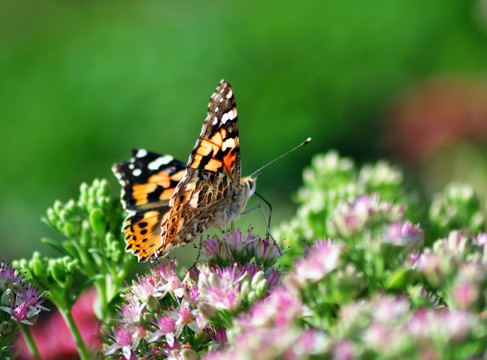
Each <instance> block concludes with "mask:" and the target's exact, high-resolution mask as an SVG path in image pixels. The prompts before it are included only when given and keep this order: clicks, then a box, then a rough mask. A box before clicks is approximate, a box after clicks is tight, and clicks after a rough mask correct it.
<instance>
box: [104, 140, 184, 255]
mask: <svg viewBox="0 0 487 360" xmlns="http://www.w3.org/2000/svg"><path fill="white" fill-rule="evenodd" d="M113 171H114V173H115V175H116V176H117V178H118V179H119V181H120V183H121V184H122V202H123V204H124V207H125V209H127V210H129V216H128V217H127V219H126V220H125V222H124V227H123V231H124V234H125V241H126V243H127V250H128V251H131V252H133V253H134V254H135V255H137V257H138V258H139V261H146V260H147V259H149V258H151V256H152V255H153V253H154V252H155V251H156V250H157V248H159V247H160V246H161V241H162V239H161V224H162V220H163V218H164V216H165V215H166V214H167V212H168V210H169V206H168V203H169V199H170V198H171V196H172V195H173V194H174V190H175V189H176V186H177V184H178V183H179V181H180V180H181V178H182V177H183V176H184V173H185V172H186V164H184V163H183V162H181V161H179V160H176V159H174V158H173V157H172V156H169V155H160V154H156V153H154V152H150V151H147V150H144V149H134V150H132V158H131V159H130V160H129V161H126V162H122V163H119V164H115V165H114V166H113Z"/></svg>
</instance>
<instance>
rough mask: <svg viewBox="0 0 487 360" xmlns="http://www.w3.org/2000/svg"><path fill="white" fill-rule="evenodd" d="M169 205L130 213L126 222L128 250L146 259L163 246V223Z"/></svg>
mask: <svg viewBox="0 0 487 360" xmlns="http://www.w3.org/2000/svg"><path fill="white" fill-rule="evenodd" d="M167 210H168V207H167V206H163V207H159V208H155V209H150V210H144V211H139V212H135V213H132V214H130V215H129V216H128V217H127V219H126V220H125V222H124V226H123V232H124V233H125V241H126V243H127V247H126V250H127V251H131V252H132V253H133V254H134V255H136V256H137V257H138V258H139V261H146V260H148V259H150V258H151V257H152V255H153V254H154V252H155V251H156V250H157V249H158V248H159V247H160V246H161V223H162V219H163V217H164V216H165V215H166V214H167Z"/></svg>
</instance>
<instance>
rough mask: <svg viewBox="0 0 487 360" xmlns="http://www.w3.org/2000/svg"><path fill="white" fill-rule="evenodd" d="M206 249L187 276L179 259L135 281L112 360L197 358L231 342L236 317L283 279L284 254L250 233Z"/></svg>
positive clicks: (110, 351)
mask: <svg viewBox="0 0 487 360" xmlns="http://www.w3.org/2000/svg"><path fill="white" fill-rule="evenodd" d="M202 249H203V254H204V257H205V258H206V261H204V262H201V263H198V264H197V265H195V266H193V267H192V268H191V269H189V270H188V271H187V272H186V274H185V276H184V277H183V276H178V273H177V270H176V264H175V262H174V261H166V262H165V263H163V264H160V265H158V266H157V267H155V268H152V269H151V270H150V273H149V274H147V275H144V276H143V277H139V278H138V279H137V281H134V283H133V284H132V286H131V288H130V289H129V291H128V292H127V293H126V294H124V299H125V301H124V303H123V304H122V305H121V307H120V311H119V314H118V317H117V319H116V323H115V324H113V326H112V327H111V329H109V330H108V336H109V337H110V338H111V340H109V341H108V342H109V343H111V344H110V345H109V347H108V348H107V350H106V355H107V356H113V357H116V358H125V359H145V358H148V357H150V356H168V357H172V358H176V359H192V358H196V357H197V352H200V351H202V350H209V349H215V348H218V347H221V346H222V345H224V344H226V342H227V334H226V329H227V328H229V327H231V324H232V319H233V318H235V317H236V316H238V315H239V314H241V313H242V311H246V310H247V309H249V308H250V306H251V305H252V304H253V303H255V302H256V301H257V300H258V299H261V298H263V297H265V296H266V295H267V293H268V291H269V289H272V288H274V287H275V286H276V285H277V283H278V281H279V277H280V272H279V270H278V269H276V268H275V267H274V263H275V262H276V261H277V260H278V258H279V250H278V249H277V248H276V247H275V245H274V242H272V241H270V240H268V239H262V238H259V237H257V236H255V235H253V234H252V233H251V231H250V230H249V232H247V234H246V235H243V234H242V233H241V232H240V231H239V230H233V231H232V232H231V233H223V234H222V236H221V237H213V238H208V239H206V240H204V241H203V244H202Z"/></svg>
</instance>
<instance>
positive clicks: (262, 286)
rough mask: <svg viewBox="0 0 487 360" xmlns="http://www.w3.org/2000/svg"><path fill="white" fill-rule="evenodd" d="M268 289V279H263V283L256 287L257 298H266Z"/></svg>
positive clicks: (260, 282)
mask: <svg viewBox="0 0 487 360" xmlns="http://www.w3.org/2000/svg"><path fill="white" fill-rule="evenodd" d="M267 289H269V284H268V283H267V279H262V280H261V281H259V283H258V284H257V286H256V287H255V291H256V295H257V297H259V298H261V297H262V296H264V295H265V293H266V292H267Z"/></svg>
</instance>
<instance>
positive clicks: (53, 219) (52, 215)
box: [47, 208, 58, 225]
mask: <svg viewBox="0 0 487 360" xmlns="http://www.w3.org/2000/svg"><path fill="white" fill-rule="evenodd" d="M47 221H48V223H49V224H51V225H55V224H56V223H57V221H58V217H57V216H56V212H55V211H54V209H53V208H48V209H47Z"/></svg>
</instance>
